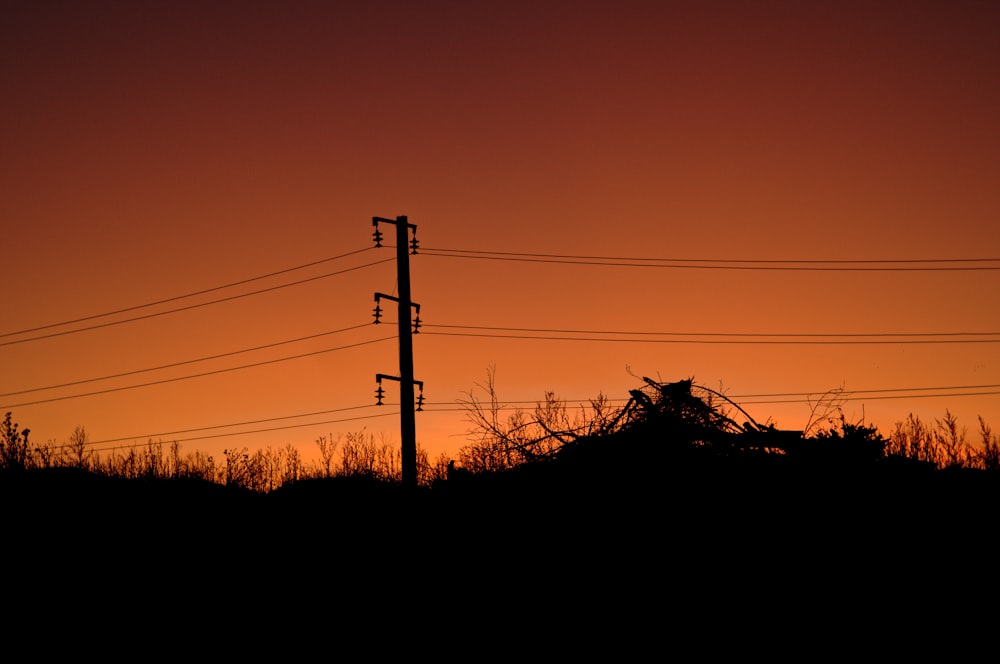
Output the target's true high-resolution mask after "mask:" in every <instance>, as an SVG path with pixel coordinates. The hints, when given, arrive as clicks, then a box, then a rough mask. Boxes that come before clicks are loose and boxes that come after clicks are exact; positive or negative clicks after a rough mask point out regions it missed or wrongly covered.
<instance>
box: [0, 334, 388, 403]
mask: <svg viewBox="0 0 1000 664" xmlns="http://www.w3.org/2000/svg"><path fill="white" fill-rule="evenodd" d="M370 326H371V323H364V324H361V325H352V326H350V327H344V328H341V329H339V330H330V331H329V332H320V333H318V334H310V335H308V336H305V337H298V338H297V339H288V340H285V341H276V342H274V343H270V344H264V345H262V346H254V347H252V348H242V349H240V350H234V351H229V352H228V353H219V354H218V355H208V356H206V357H199V358H195V359H192V360H181V361H180V362H171V363H170V364H161V365H160V366H157V367H147V368H145V369H133V370H132V371H123V372H121V373H116V374H108V375H107V376H97V377H95V378H83V379H80V380H74V381H71V382H68V383H59V384H58V385H46V386H44V387H33V388H30V389H27V390H18V391H16V392H5V393H3V394H0V397H12V396H16V395H18V394H28V393H30V392H43V391H46V390H55V389H59V388H63V387H73V386H74V385H84V384H86V383H96V382H98V381H102V380H111V379H112V378H124V377H126V376H135V375H137V374H142V373H148V372H150V371H160V370H162V369H173V368H174V367H180V366H184V365H187V364H195V363H197V362H207V361H209V360H218V359H221V358H223V357H232V356H234V355H242V354H243V353H252V352H254V351H258V350H265V349H267V348H276V347H277V346H285V345H288V344H292V343H298V342H300V341H308V340H310V339H318V338H319V337H325V336H330V335H333V334H339V333H341V332H348V331H350V330H356V329H358V328H362V327H370Z"/></svg>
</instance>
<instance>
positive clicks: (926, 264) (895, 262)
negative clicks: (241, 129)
mask: <svg viewBox="0 0 1000 664" xmlns="http://www.w3.org/2000/svg"><path fill="white" fill-rule="evenodd" d="M421 254H423V255H425V256H438V257H445V258H466V259H478V260H492V261H513V262H523V263H553V264H561V265H597V266H605V267H651V268H670V269H688V270H779V271H823V272H831V271H832V272H855V271H863V272H945V271H947V272H952V271H983V270H1000V264H997V265H983V264H981V263H1000V258H952V259H947V258H945V259H912V260H909V259H884V260H812V259H802V260H762V259H698V258H694V259H681V258H632V257H614V256H584V255H572V254H532V253H521V252H492V251H478V250H464V249H439V248H426V249H422V250H421ZM956 263H962V265H955V264H956Z"/></svg>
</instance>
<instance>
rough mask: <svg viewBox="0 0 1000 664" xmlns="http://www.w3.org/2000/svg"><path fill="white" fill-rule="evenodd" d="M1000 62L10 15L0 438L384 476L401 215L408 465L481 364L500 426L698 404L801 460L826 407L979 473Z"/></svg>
mask: <svg viewBox="0 0 1000 664" xmlns="http://www.w3.org/2000/svg"><path fill="white" fill-rule="evenodd" d="M998 35H1000V3H996V2H972V1H954V0H951V1H948V2H943V1H942V2H919V1H909V2H846V1H840V2H767V1H758V2H750V1H747V2H711V1H705V2H673V3H671V2H630V1H628V0H616V1H615V2H597V1H591V2H587V1H574V2H518V1H513V0H507V1H505V2H502V3H500V2H497V3H473V2H433V1H432V2H379V1H373V2H335V1H331V2H295V1H291V2H288V1H286V2H280V3H279V2H252V1H247V2H182V1H178V0H172V1H170V2H155V1H148V0H144V1H143V2H105V1H101V0H95V1H92V2H56V1H53V2H21V1H5V2H3V3H2V4H0V87H2V89H3V91H4V94H3V96H4V103H3V104H2V105H0V132H2V145H3V151H2V156H0V224H2V226H0V228H2V235H0V246H2V248H3V258H2V260H0V284H2V289H3V300H4V301H3V309H2V313H0V334H3V336H0V367H2V368H0V393H2V395H3V396H0V414H2V412H6V411H12V412H13V417H14V419H15V420H16V421H18V422H19V423H20V424H21V426H22V427H30V429H31V431H32V433H31V437H32V439H33V440H34V441H36V442H39V443H40V442H46V441H55V442H56V443H63V442H65V441H66V439H67V438H68V437H69V435H70V434H71V433H72V431H73V429H74V427H76V426H78V425H82V426H85V427H86V429H87V431H88V432H89V434H90V438H91V440H92V441H93V442H94V443H95V444H94V447H95V448H97V449H107V448H110V447H115V446H122V445H131V444H135V443H140V444H141V443H145V442H146V440H147V439H149V438H153V439H162V440H163V441H165V442H168V441H173V440H178V441H182V446H183V449H184V450H185V451H192V450H195V449H197V450H203V451H207V452H209V453H213V454H219V453H220V452H221V450H223V449H226V448H228V449H232V448H241V447H247V448H249V449H251V450H255V449H258V448H263V447H266V446H273V447H283V446H285V445H286V444H293V445H295V446H297V447H299V448H300V449H301V450H302V451H303V452H306V453H311V452H312V450H313V449H314V441H315V440H316V438H317V437H318V436H320V435H325V434H333V435H334V436H336V435H337V434H338V433H345V432H349V431H358V430H360V429H361V428H362V427H364V428H365V430H366V431H369V432H373V433H376V434H382V433H384V434H385V435H387V436H389V437H390V440H392V441H394V442H395V443H397V444H398V442H399V433H398V419H397V417H396V416H393V415H392V413H393V412H395V410H396V408H395V407H394V406H392V405H386V406H382V407H381V408H376V407H375V406H374V403H375V387H376V385H375V374H376V373H387V374H394V373H397V372H398V356H397V347H396V342H395V341H394V340H393V336H394V334H395V327H394V326H393V325H380V326H374V325H369V323H371V321H372V317H371V311H372V308H373V306H374V302H373V294H374V293H375V292H376V291H380V292H383V293H388V294H392V293H394V292H395V287H396V272H395V264H394V251H393V249H391V248H382V249H374V248H371V247H372V241H371V232H372V225H371V220H372V217H373V216H381V217H390V218H395V217H396V216H397V215H407V216H408V219H409V222H410V223H412V224H415V225H416V226H417V233H416V235H417V239H418V240H419V242H420V253H418V254H417V255H415V256H411V275H412V276H411V280H412V293H413V299H414V301H416V302H418V303H419V304H420V305H421V321H422V323H423V325H424V326H423V328H422V329H421V334H419V335H418V336H416V337H415V338H414V358H415V375H416V378H417V379H418V380H422V381H423V382H424V385H425V392H424V394H425V397H426V399H427V402H428V406H427V407H426V409H427V410H426V412H423V413H419V414H418V416H417V438H418V442H419V444H420V445H422V446H423V447H424V448H426V449H427V450H428V451H429V452H430V453H431V454H432V455H434V456H436V455H437V454H438V453H441V452H447V453H450V454H454V453H456V452H457V451H458V448H460V447H461V446H462V445H463V444H464V443H465V442H466V436H465V433H466V430H467V428H468V424H467V423H466V421H465V415H464V413H463V412H462V410H461V408H460V407H459V406H458V404H457V403H456V402H457V401H458V400H460V399H463V398H465V397H467V396H468V395H467V393H468V392H469V391H470V390H472V389H473V388H474V386H475V385H476V384H477V383H482V382H484V381H485V380H486V376H487V371H488V368H489V367H491V366H492V367H495V370H496V386H497V389H498V392H499V396H500V398H501V400H503V401H505V402H511V403H514V402H519V401H525V402H529V406H530V402H533V401H535V400H538V399H540V398H542V396H543V395H544V393H545V391H547V390H551V391H554V392H555V393H556V394H557V395H558V396H560V397H563V398H565V399H568V400H571V401H573V402H579V401H580V400H586V399H589V398H592V397H595V396H597V395H598V394H599V393H602V392H603V393H604V394H605V395H607V396H608V397H610V398H612V399H626V398H627V397H628V390H629V389H632V388H635V387H638V386H639V385H640V384H641V376H650V377H654V378H659V379H662V380H664V381H673V380H679V379H683V378H689V377H693V378H694V379H695V381H696V382H698V383H701V384H704V385H706V386H708V387H711V388H713V389H719V390H722V391H725V392H726V393H727V394H729V395H730V396H732V397H733V398H734V400H735V401H737V402H739V403H741V404H742V405H743V406H744V408H746V410H747V411H748V412H749V413H750V414H751V415H752V416H753V417H754V418H755V419H757V420H758V421H760V422H764V421H767V420H769V419H770V420H772V421H773V422H775V423H777V425H778V426H779V427H781V428H789V429H797V428H802V427H803V426H804V425H805V423H806V421H807V419H808V417H809V415H810V407H809V403H808V402H807V399H808V395H812V397H813V398H816V397H818V396H819V395H820V394H822V393H823V392H824V391H826V390H831V389H836V388H844V389H845V390H847V392H851V393H853V396H852V400H850V401H848V402H846V404H845V415H846V416H847V417H848V418H849V419H851V420H853V421H856V420H859V419H861V418H864V419H865V421H866V422H868V423H870V424H875V425H877V426H879V428H880V429H882V430H883V432H885V433H887V432H888V431H889V430H890V429H891V428H892V426H893V424H894V423H895V422H897V421H899V420H902V419H904V418H905V417H906V416H907V415H908V414H909V413H914V414H916V415H919V416H920V417H921V418H923V419H925V420H934V419H935V418H940V417H942V416H944V414H945V411H946V409H947V410H950V411H951V412H952V413H954V414H956V415H957V416H958V417H959V420H960V423H961V424H964V425H965V426H967V427H969V429H970V438H971V439H977V436H976V429H977V427H978V424H977V421H976V418H977V416H979V415H982V416H983V417H984V418H985V419H986V420H987V421H988V422H990V423H992V425H993V427H994V428H995V430H1000V307H998V294H1000V122H998V118H1000V39H998ZM383 231H384V232H385V233H386V235H387V239H388V240H389V242H388V243H389V244H392V237H393V236H392V228H391V227H384V228H383ZM483 252H498V253H483ZM346 254H349V255H346ZM336 257H340V258H336ZM327 259H333V260H327ZM499 259H503V260H499ZM509 259H517V260H509ZM539 259H541V260H539ZM640 259H664V260H661V261H659V262H657V261H644V260H640ZM665 259H671V261H672V262H665ZM985 259H989V260H985ZM543 261H544V262H543ZM739 261H744V262H739ZM745 261H756V262H745ZM761 261H775V262H761ZM846 261H866V262H846ZM907 261H920V262H907ZM300 266H306V267H302V269H295V270H291V268H298V267H300ZM351 268H356V269H351ZM748 268H752V269H748ZM762 268H765V269H762ZM775 268H777V269H775ZM803 268H805V269H803ZM859 268H864V269H859ZM914 268H920V269H914ZM286 270H287V271H286ZM345 270H350V271H345ZM275 273H279V274H275ZM335 273H336V274H335ZM265 275H272V276H267V277H265V278H261V279H257V277H264V276H265ZM306 280H308V281H306ZM292 282H303V283H298V284H295V285H287V286H285V285H286V284H292ZM230 284H236V285H233V286H229V287H227V288H219V287H221V286H227V285H230ZM277 286H285V287H281V288H276V287H277ZM254 291H266V292H261V293H257V294H250V293H251V292H254ZM191 294H196V295H193V296H191V297H182V296H188V295H191ZM241 295H242V297H234V296H241ZM216 300H224V301H219V302H215V301H216ZM210 302H211V303H210ZM390 304H391V303H390ZM145 305H151V306H145ZM194 305H203V306H194ZM174 309H182V310H180V311H174V312H172V313H165V312H168V311H170V310H174ZM386 309H387V311H386V314H387V315H386V318H385V320H386V321H388V322H391V321H394V320H395V318H396V317H395V313H394V312H393V311H392V309H391V307H387V308H386ZM109 312H119V313H115V314H113V315H110V316H101V315H102V314H107V313H109ZM154 314H155V315H154ZM139 317H141V318H139ZM135 318H139V319H138V320H131V321H127V322H121V323H120V324H108V323H118V322H119V321H124V320H125V319H135ZM68 321H75V322H72V323H70V324H67V325H56V324H60V323H65V322H68ZM97 326H100V327H97ZM356 326H360V327H356ZM458 326H473V327H475V328H477V329H473V328H471V327H458ZM88 327H89V328H93V329H87V330H82V331H77V332H71V331H72V330H79V329H80V328H88ZM346 328H354V329H346ZM501 328H515V329H501ZM527 330H546V332H536V331H527ZM604 332H624V333H628V334H624V335H621V334H619V335H608V334H599V333H604ZM652 332H656V333H664V334H660V335H652V334H646V333H652ZM444 333H448V334H444ZM640 333H641V334H640ZM681 333H683V335H686V336H677V335H678V334H681ZM456 334H461V335H487V336H453V335H456ZM930 334H933V335H938V336H918V335H930ZM317 335H322V336H317ZM501 335H507V336H501ZM671 335H673V336H671ZM725 335H728V336H725ZM754 335H766V336H754ZM816 335H824V336H816ZM852 335H872V336H852ZM526 336H541V337H549V338H545V339H526V338H523V337H526ZM305 337H310V338H309V339H303V338H305ZM569 337H573V338H574V339H573V340H570V339H568V338H569ZM296 339H299V340H300V341H294V342H292V343H282V342H290V341H292V340H296ZM594 339H603V340H594ZM608 339H614V340H608ZM914 341H919V342H921V343H912V342H914ZM749 342H753V343H749ZM761 342H765V343H761ZM803 342H809V343H803ZM815 342H823V343H815ZM831 342H835V343H831ZM845 342H849V343H845ZM859 342H865V343H859ZM871 342H878V343H871ZM904 342H905V343H904ZM927 342H932V343H927ZM359 344H360V345H359ZM263 346H267V348H261V347H263ZM249 349H257V350H249ZM241 351H247V352H241ZM321 351H322V352H321ZM218 356H222V357H218ZM295 356H300V357H295ZM202 358H214V359H205V360H202ZM285 358H294V359H285ZM194 360H201V361H194ZM278 360H280V361H278ZM264 362H268V363H267V364H261V363H264ZM167 365H175V366H167ZM246 365H257V366H249V367H247V366H246ZM158 367H165V368H158ZM236 367H245V368H239V369H236ZM230 369H232V370H230ZM120 374H127V375H120ZM196 374H208V375H201V376H196V377H191V376H195V375H196ZM116 375H117V376H118V377H117V378H109V379H104V380H94V379H98V378H103V377H107V376H116ZM164 381H170V382H164ZM146 383H157V384H153V385H146V386H142V387H136V386H138V385H141V384H146ZM60 385H63V387H54V386H60ZM37 388H51V389H37ZM122 388H127V389H122ZM385 388H386V400H387V402H389V403H390V404H391V403H397V402H398V392H397V386H396V385H395V384H393V383H386V385H385ZM914 390H915V391H914ZM93 392H100V394H90V395H89V396H80V395H84V394H86V393H93ZM759 395H778V396H759ZM65 397H73V398H65ZM887 397H891V398H887ZM38 402H41V403H38ZM374 415H381V417H371V416H374ZM348 418H366V419H348ZM237 423H247V424H243V425H242V426H237V427H229V426H224V425H231V424H237ZM300 425H301V426H300ZM261 429H269V431H265V432H261V433H246V434H241V435H228V434H233V433H237V432H240V431H256V430H261ZM223 434H226V435H223ZM210 436H212V437H210Z"/></svg>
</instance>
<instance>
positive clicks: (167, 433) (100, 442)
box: [54, 404, 398, 449]
mask: <svg viewBox="0 0 1000 664" xmlns="http://www.w3.org/2000/svg"><path fill="white" fill-rule="evenodd" d="M390 405H391V404H390ZM396 405H398V404H396ZM368 408H378V406H376V405H375V404H367V405H364V406H346V407H344V408H331V409H329V410H317V411H313V412H311V413H299V414H297V415H281V416H279V417H266V418H262V419H259V420H244V421H242V422H230V423H228V424H214V425H211V426H206V427H194V428H191V429H177V430H175V431H161V432H158V433H147V434H142V435H138V436H121V437H119V438H105V439H102V440H92V441H87V444H88V445H105V444H107V443H120V442H122V441H126V440H136V439H138V438H145V439H147V440H149V439H152V438H161V437H163V436H176V435H179V434H186V433H197V432H199V431H213V430H215V429H229V428H232V427H244V426H250V425H251V424H264V423H267V422H280V421H281V420H295V419H299V418H302V417H315V416H317V415H330V414H332V413H345V412H347V411H351V410H365V409H368ZM397 414H398V412H397ZM382 416H383V415H381V414H379V415H378V417H382ZM369 417H371V416H369ZM352 419H353V418H352ZM335 421H340V420H335ZM313 424H329V422H311V423H308V424H297V425H294V426H312V425H313ZM236 433H247V432H236ZM64 447H72V445H69V444H67V445H55V446H54V448H55V449H59V448H64Z"/></svg>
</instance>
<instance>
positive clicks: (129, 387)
mask: <svg viewBox="0 0 1000 664" xmlns="http://www.w3.org/2000/svg"><path fill="white" fill-rule="evenodd" d="M395 338H396V337H381V338H379V339H372V340H369V341H360V342H358V343H354V344H347V345H346V346H337V347H335V348H325V349H323V350H317V351H313V352H311V353H302V354H299V355H289V356H288V357H279V358H276V359H273V360H264V361H262V362H254V363H252V364H243V365H240V366H237V367H229V368H226V369H216V370H214V371H205V372H202V373H197V374H190V375H187V376H177V377H175V378H164V379H163V380H154V381H150V382H148V383H139V384H138V385H125V386H123V387H111V388H108V389H105V390H96V391H94V392H84V393H82V394H70V395H67V396H62V397H52V398H50V399H39V400H37V401H27V402H24V403H15V404H10V405H7V406H0V408H20V407H21V406H35V405H37V404H42V403H51V402H53V401H66V400H67V399H79V398H81V397H91V396H95V395H98V394H109V393H111V392H123V391H125V390H134V389H137V388H140V387H150V386H152V385H163V384H164V383H175V382H177V381H181V380H189V379H191V378H203V377H205V376H214V375H216V374H222V373H228V372H230V371H239V370H241V369H250V368H252V367H260V366H265V365H268V364H277V363H278V362H287V361H289V360H298V359H301V358H304V357H312V356H315V355H322V354H323V353H332V352H334V351H338V350H346V349H348V348H356V347H358V346H365V345H368V344H374V343H379V342H382V341H389V340H390V339H395Z"/></svg>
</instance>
